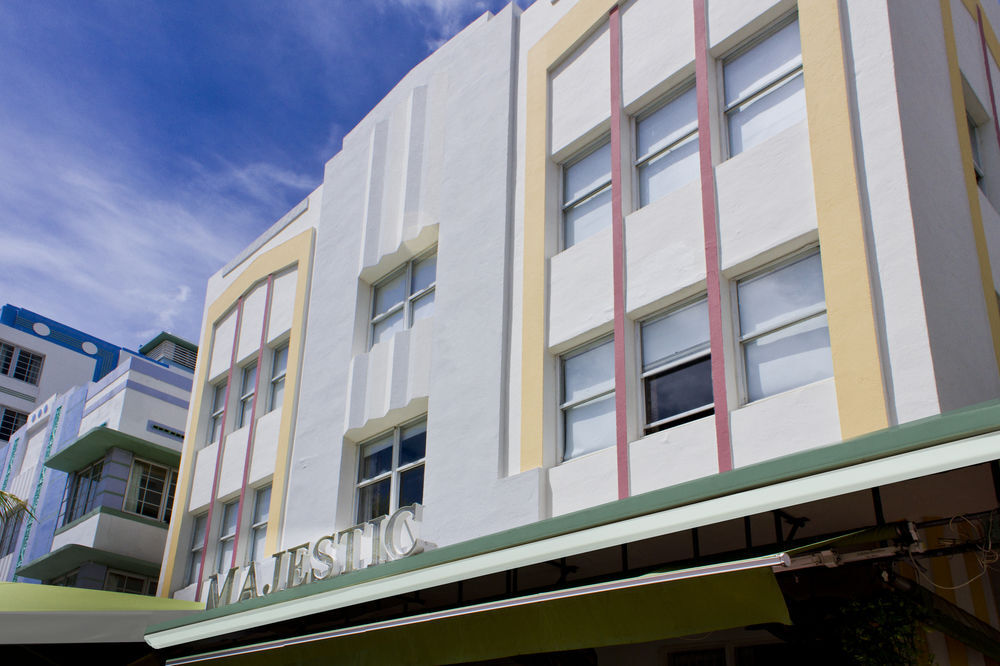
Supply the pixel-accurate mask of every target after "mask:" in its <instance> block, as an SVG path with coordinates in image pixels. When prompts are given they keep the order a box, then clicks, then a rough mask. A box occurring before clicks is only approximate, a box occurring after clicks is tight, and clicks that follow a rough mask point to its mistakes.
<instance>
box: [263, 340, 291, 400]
mask: <svg viewBox="0 0 1000 666" xmlns="http://www.w3.org/2000/svg"><path fill="white" fill-rule="evenodd" d="M287 370H288V345H283V346H281V347H278V348H277V349H275V350H274V356H273V357H272V359H271V398H270V401H269V402H268V406H267V411H271V410H273V409H277V408H278V407H281V400H282V398H284V397H285V373H286V372H287Z"/></svg>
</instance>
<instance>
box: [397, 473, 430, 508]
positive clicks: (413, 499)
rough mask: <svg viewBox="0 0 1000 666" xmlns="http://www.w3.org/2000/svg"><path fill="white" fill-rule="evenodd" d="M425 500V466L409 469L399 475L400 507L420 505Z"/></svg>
mask: <svg viewBox="0 0 1000 666" xmlns="http://www.w3.org/2000/svg"><path fill="white" fill-rule="evenodd" d="M423 499H424V466H423V465H421V466H420V467H414V468H413V469H408V470H406V471H405V472H403V473H402V474H400V475H399V506H409V505H410V504H419V503H420V502H422V501H423Z"/></svg>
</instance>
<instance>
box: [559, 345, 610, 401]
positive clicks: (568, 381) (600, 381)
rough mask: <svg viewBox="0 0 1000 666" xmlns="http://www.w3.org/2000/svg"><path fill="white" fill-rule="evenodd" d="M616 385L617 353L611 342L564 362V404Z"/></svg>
mask: <svg viewBox="0 0 1000 666" xmlns="http://www.w3.org/2000/svg"><path fill="white" fill-rule="evenodd" d="M614 385H615V352H614V347H613V345H612V344H611V341H610V340H609V341H608V342H605V343H604V344H602V345H600V346H598V347H594V348H593V349H589V350H587V351H585V352H583V353H582V354H577V355H576V356H571V357H569V358H567V359H565V360H564V361H563V402H573V401H575V400H581V399H584V398H587V397H589V396H592V395H597V394H598V393H601V392H603V391H606V390H608V389H611V388H614Z"/></svg>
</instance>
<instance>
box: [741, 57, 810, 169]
mask: <svg viewBox="0 0 1000 666" xmlns="http://www.w3.org/2000/svg"><path fill="white" fill-rule="evenodd" d="M802 81H803V79H802V72H799V73H798V74H796V75H795V77H794V78H792V79H790V80H788V81H786V82H785V83H783V84H782V85H781V86H779V87H778V88H775V89H773V90H771V91H769V92H768V93H767V94H765V95H763V96H761V97H755V98H753V99H752V100H751V101H749V102H747V103H746V104H742V105H740V106H738V107H736V108H735V109H733V110H732V111H730V112H729V154H730V155H736V154H738V153H742V152H743V151H744V150H749V149H750V148H753V147H754V146H756V145H757V144H759V143H762V142H764V141H765V140H767V139H769V138H771V137H772V136H774V135H775V134H777V133H778V132H780V131H781V130H783V129H785V128H786V127H791V126H792V125H794V124H795V123H797V122H799V121H801V120H805V117H806V94H805V89H804V88H803V86H802Z"/></svg>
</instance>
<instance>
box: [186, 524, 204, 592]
mask: <svg viewBox="0 0 1000 666" xmlns="http://www.w3.org/2000/svg"><path fill="white" fill-rule="evenodd" d="M191 521H192V523H191V550H190V554H189V559H188V569H187V584H188V585H193V584H194V583H197V582H198V575H199V574H200V573H201V571H200V569H201V554H202V553H203V552H204V551H205V534H206V533H207V531H208V514H207V513H200V514H198V515H195V516H191ZM199 521H201V527H202V529H201V530H199V529H198V522H199ZM199 532H200V534H199Z"/></svg>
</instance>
